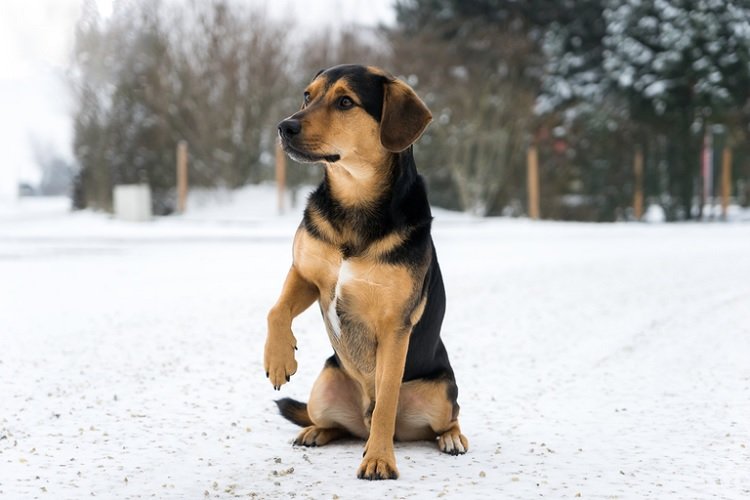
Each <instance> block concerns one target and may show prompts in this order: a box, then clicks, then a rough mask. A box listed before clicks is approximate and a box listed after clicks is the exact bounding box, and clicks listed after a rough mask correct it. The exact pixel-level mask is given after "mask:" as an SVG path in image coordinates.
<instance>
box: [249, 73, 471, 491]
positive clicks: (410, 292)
mask: <svg viewBox="0 0 750 500" xmlns="http://www.w3.org/2000/svg"><path fill="white" fill-rule="evenodd" d="M431 120H432V115H431V113H430V111H429V109H428V108H427V106H426V105H425V104H424V102H422V100H421V99H420V98H419V97H418V96H417V94H416V93H415V92H414V90H413V89H412V88H411V87H410V86H409V85H407V84H406V83H404V82H403V81H401V80H399V79H396V78H394V77H393V76H391V75H390V74H388V73H386V72H384V71H382V70H380V69H377V68H373V67H365V66H358V65H340V66H335V67H332V68H329V69H327V70H321V71H320V72H318V74H317V75H315V77H314V78H313V80H312V82H311V83H310V84H309V85H308V86H307V88H306V89H305V91H304V100H303V104H302V108H301V109H300V110H299V111H298V112H296V113H294V114H293V115H291V116H290V117H288V118H286V119H285V120H283V121H282V122H281V123H279V125H278V134H279V137H280V141H281V144H282V146H283V149H284V151H285V152H286V153H287V154H288V155H289V156H290V157H291V158H293V159H294V160H297V161H299V162H316V163H323V164H324V165H325V174H324V179H323V181H322V183H321V184H320V185H319V186H318V188H317V189H316V190H315V191H314V192H313V193H312V194H311V195H310V197H309V199H308V202H307V206H306V208H305V212H304V217H303V220H302V222H301V224H300V226H299V228H298V230H297V232H296V235H295V237H294V245H293V263H292V266H291V269H290V270H289V273H288V275H287V277H286V281H285V282H284V285H283V289H282V292H281V296H280V297H279V299H278V301H277V302H276V304H275V305H274V306H273V307H272V308H271V310H270V312H269V314H268V336H267V339H266V344H265V352H264V366H265V371H266V377H268V378H269V379H270V381H271V384H273V387H274V389H276V390H279V389H280V387H281V386H282V385H283V384H284V383H285V382H289V380H290V377H291V376H292V375H294V373H295V372H296V370H297V362H296V360H295V353H294V351H295V350H296V349H297V341H296V339H295V337H294V335H293V333H292V329H291V325H292V320H293V319H294V317H296V316H297V315H299V314H300V313H301V312H303V311H304V310H305V309H307V308H308V307H309V306H310V305H312V303H313V302H315V301H318V304H319V305H320V310H321V313H322V316H323V321H324V323H325V326H326V330H327V332H328V338H329V340H330V342H331V346H332V347H333V351H334V354H333V355H332V356H331V357H330V358H328V360H327V361H326V362H325V365H324V367H323V370H322V372H321V373H320V375H319V376H318V378H317V380H316V381H315V383H314V385H313V388H312V391H311V394H310V399H309V401H308V403H307V404H305V403H300V402H298V401H295V400H292V399H289V398H285V399H281V400H279V401H277V402H276V403H277V405H278V407H279V410H280V412H281V414H282V416H284V417H285V418H286V419H288V420H290V421H291V422H293V423H295V424H297V425H299V426H302V427H304V429H303V430H302V431H301V432H300V433H299V435H298V436H297V438H296V439H295V441H294V444H295V445H301V446H322V445H325V444H327V443H329V442H331V441H333V440H335V439H339V438H342V437H346V436H355V437H359V438H362V439H364V440H366V445H365V451H364V454H363V460H362V463H361V464H360V466H359V468H358V470H357V477H359V478H362V479H370V480H372V479H396V478H397V477H398V469H397V467H396V457H395V454H394V451H393V442H394V439H396V440H399V441H413V440H436V441H437V445H438V448H439V449H440V450H441V451H443V452H445V453H448V454H451V455H459V454H463V453H466V451H467V450H468V448H469V443H468V440H467V439H466V437H465V436H464V435H463V434H461V429H460V427H459V423H458V412H459V406H458V403H457V396H458V388H457V386H456V381H455V377H454V374H453V369H452V368H451V365H450V362H449V361H448V354H447V352H446V349H445V346H444V345H443V342H442V340H441V338H440V328H441V325H442V321H443V315H444V312H445V289H444V286H443V279H442V275H441V273H440V267H439V265H438V260H437V256H436V253H435V246H434V244H433V241H432V236H431V234H430V228H431V224H432V214H431V211H430V205H429V203H428V201H427V191H426V188H425V184H424V181H423V180H422V178H421V176H420V175H419V174H418V173H417V170H416V165H415V163H414V156H413V151H412V145H413V144H414V142H415V141H416V140H417V139H418V138H419V137H420V136H421V135H422V133H423V132H424V130H425V128H426V127H427V125H428V124H429V123H430V121H431Z"/></svg>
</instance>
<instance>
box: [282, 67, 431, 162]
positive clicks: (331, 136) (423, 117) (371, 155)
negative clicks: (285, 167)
mask: <svg viewBox="0 0 750 500" xmlns="http://www.w3.org/2000/svg"><path fill="white" fill-rule="evenodd" d="M431 119H432V115H431V114H430V110H429V109H427V106H426V105H425V104H424V103H423V102H422V100H421V99H420V98H419V97H418V96H417V94H416V93H415V92H414V90H413V89H412V88H411V87H410V86H409V85H407V84H406V83H404V82H402V81H401V80H398V79H396V78H394V77H393V76H391V75H389V74H388V73H385V72H384V71H381V70H379V69H377V68H372V67H365V66H357V65H348V64H347V65H341V66H334V67H333V68H330V69H327V70H323V71H320V72H319V73H318V74H317V75H315V77H314V78H313V80H312V82H310V84H309V85H308V86H307V88H306V89H305V92H304V99H303V103H302V109H300V110H299V111H298V112H296V113H294V114H293V115H292V116H290V117H289V118H287V119H285V120H284V121H282V122H281V123H279V137H280V138H281V143H282V145H283V147H284V150H285V151H286V152H287V154H289V156H291V157H292V158H293V159H295V160H297V161H302V162H320V161H322V162H327V163H336V162H340V163H341V164H350V165H355V164H363V163H367V164H373V163H376V162H378V161H381V159H382V158H383V157H385V156H386V155H387V154H389V153H398V152H401V151H403V150H405V149H406V148H408V147H409V146H410V145H411V144H413V143H414V142H415V141H416V140H417V139H419V136H420V135H422V132H424V129H425V128H426V127H427V125H428V124H429V123H430V120H431Z"/></svg>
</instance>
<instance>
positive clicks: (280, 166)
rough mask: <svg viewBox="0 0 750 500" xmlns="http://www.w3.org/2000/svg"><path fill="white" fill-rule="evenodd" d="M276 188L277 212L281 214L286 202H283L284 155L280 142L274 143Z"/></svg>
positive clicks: (284, 189) (284, 181)
mask: <svg viewBox="0 0 750 500" xmlns="http://www.w3.org/2000/svg"><path fill="white" fill-rule="evenodd" d="M276 189H277V190H278V191H277V195H278V203H279V214H283V213H284V210H285V208H286V207H285V205H286V203H285V202H284V198H285V196H284V195H285V194H286V155H285V154H284V148H282V147H281V142H277V143H276Z"/></svg>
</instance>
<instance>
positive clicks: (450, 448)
mask: <svg viewBox="0 0 750 500" xmlns="http://www.w3.org/2000/svg"><path fill="white" fill-rule="evenodd" d="M438 448H440V451H442V452H443V453H448V454H449V455H463V454H464V453H466V452H467V451H468V450H469V440H468V439H466V436H464V435H463V434H461V431H460V430H459V429H458V428H453V429H451V430H449V431H446V432H444V433H443V434H441V435H440V437H438Z"/></svg>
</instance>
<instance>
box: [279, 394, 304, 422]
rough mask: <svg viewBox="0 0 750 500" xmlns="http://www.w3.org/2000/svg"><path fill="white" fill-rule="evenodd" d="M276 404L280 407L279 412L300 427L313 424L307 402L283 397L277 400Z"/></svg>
mask: <svg viewBox="0 0 750 500" xmlns="http://www.w3.org/2000/svg"><path fill="white" fill-rule="evenodd" d="M276 406H278V407H279V413H281V416H282V417H284V418H285V419H287V420H289V421H290V422H292V423H293V424H297V425H299V426H300V427H307V426H308V425H312V421H311V420H310V416H309V415H308V413H307V403H301V402H299V401H296V400H294V399H292V398H283V399H278V400H276Z"/></svg>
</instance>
